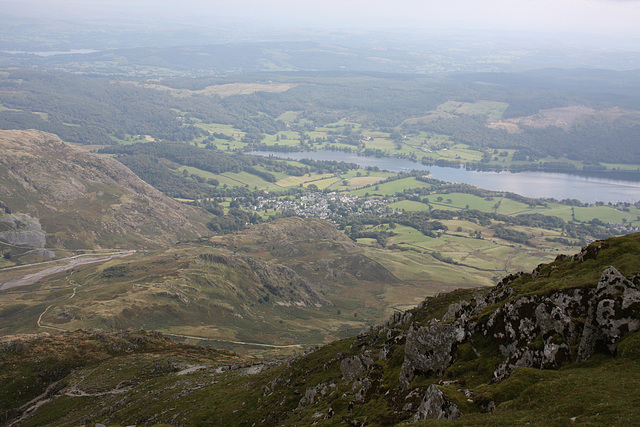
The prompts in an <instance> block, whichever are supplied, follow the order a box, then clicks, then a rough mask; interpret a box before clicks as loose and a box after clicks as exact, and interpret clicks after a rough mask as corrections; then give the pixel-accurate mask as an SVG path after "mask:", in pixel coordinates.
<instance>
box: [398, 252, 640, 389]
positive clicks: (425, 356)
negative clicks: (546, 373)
mask: <svg viewBox="0 0 640 427" xmlns="http://www.w3.org/2000/svg"><path fill="white" fill-rule="evenodd" d="M593 253H594V251H593V250H590V251H588V250H585V251H583V252H582V253H581V254H579V258H580V259H579V261H580V260H583V259H591V258H592V257H593V256H594V254H593ZM536 270H538V269H536ZM535 273H536V271H535V270H534V274H535ZM513 280H514V278H513V277H512V278H508V279H507V280H505V281H503V282H502V283H501V284H500V285H499V286H497V287H496V288H495V289H494V290H493V291H491V292H490V293H489V294H488V295H487V296H486V297H482V296H480V295H477V296H476V298H475V301H473V303H470V302H467V301H462V302H458V303H455V304H452V305H451V306H450V307H449V310H448V311H447V313H446V314H445V315H444V316H443V319H442V321H438V319H434V320H432V323H435V324H433V325H429V326H417V325H413V324H412V325H410V327H409V331H408V333H407V338H406V346H405V359H404V363H403V365H402V369H401V373H400V384H401V385H402V387H404V388H406V387H408V386H409V384H410V383H411V380H412V379H413V377H414V376H415V374H416V373H421V374H425V375H431V374H433V375H442V374H443V373H444V372H445V371H446V370H447V368H449V366H451V365H452V363H453V362H454V359H455V355H456V348H457V346H458V345H459V344H461V343H463V342H465V341H467V340H468V339H470V338H471V337H472V336H473V335H474V334H482V335H483V336H487V337H490V338H492V339H493V341H494V342H495V344H496V346H497V348H498V350H499V352H500V354H502V355H503V356H504V357H505V360H504V362H503V363H501V364H500V365H499V366H498V367H497V369H496V370H495V372H494V379H495V380H496V381H501V380H503V379H505V378H507V377H508V376H509V375H510V374H511V372H513V371H514V370H515V369H517V368H520V367H534V368H539V369H557V368H559V367H560V366H562V365H563V364H564V363H566V362H569V361H571V360H586V359H588V358H589V357H591V356H592V355H593V354H594V353H596V352H606V353H610V354H615V352H616V348H617V343H618V342H619V341H620V339H621V338H622V336H623V335H624V334H625V333H628V332H633V331H637V330H639V329H640V290H638V287H637V285H636V284H635V283H633V281H631V280H629V279H627V278H625V277H624V276H622V275H621V274H620V273H619V272H618V271H617V270H616V269H615V268H614V267H609V268H608V269H606V270H605V271H604V272H603V273H602V276H601V278H600V281H599V283H598V285H597V287H596V288H587V287H584V288H578V289H567V290H562V291H558V292H554V293H552V294H550V295H526V296H522V297H516V298H511V297H510V296H511V295H512V294H513V289H511V288H510V286H509V284H510V283H511V281H513ZM501 301H505V302H504V304H503V305H502V306H500V307H498V308H497V309H496V310H495V311H493V312H492V313H491V314H490V316H489V317H488V318H486V319H483V320H482V321H478V320H477V315H478V313H479V312H480V310H481V308H484V307H486V306H487V305H493V304H496V303H499V302H501ZM474 317H476V319H474ZM470 319H472V320H473V321H471V320H470ZM576 347H577V348H578V352H577V354H575V350H574V352H573V353H572V348H574V349H575V348H576Z"/></svg>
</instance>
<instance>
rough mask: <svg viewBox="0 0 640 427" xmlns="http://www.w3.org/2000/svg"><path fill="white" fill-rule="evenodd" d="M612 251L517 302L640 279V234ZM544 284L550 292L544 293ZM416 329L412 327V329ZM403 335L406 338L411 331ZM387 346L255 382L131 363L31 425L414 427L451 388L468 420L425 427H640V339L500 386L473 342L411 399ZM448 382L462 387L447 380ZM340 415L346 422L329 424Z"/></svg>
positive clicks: (435, 312) (605, 247)
mask: <svg viewBox="0 0 640 427" xmlns="http://www.w3.org/2000/svg"><path fill="white" fill-rule="evenodd" d="M605 243H606V244H601V243H598V244H601V245H602V249H601V251H600V252H599V253H598V256H597V257H596V258H595V259H590V260H588V261H585V262H582V263H577V262H570V261H569V260H566V259H563V260H558V261H557V263H554V265H556V266H557V268H556V269H554V270H557V271H558V274H556V275H551V276H548V275H545V272H546V271H547V270H548V269H550V268H551V266H545V267H543V268H542V269H541V273H540V274H539V275H538V278H536V279H535V280H533V279H531V280H529V279H526V278H525V276H523V278H521V279H518V280H516V281H515V282H514V283H513V284H512V286H513V287H514V289H516V294H518V295H522V294H527V293H531V292H542V291H544V292H548V291H550V290H552V289H553V290H555V289H558V288H563V287H566V286H567V284H568V283H570V282H579V284H580V286H585V285H586V286H595V283H596V282H597V276H599V274H600V272H601V271H602V270H603V269H604V268H606V267H607V266H608V265H610V264H613V265H614V266H615V267H616V268H619V269H620V270H621V271H623V272H624V274H635V273H639V272H640V265H639V264H638V263H637V254H638V253H640V252H638V250H639V249H640V235H632V236H627V237H622V238H617V239H611V240H608V241H607V242H605ZM634 259H635V260H634ZM528 277H529V278H530V277H531V276H528ZM533 283H537V284H538V285H536V286H533V285H532V284H533ZM474 292H477V291H475V290H458V291H455V292H452V293H448V294H442V295H440V296H439V297H436V298H432V299H429V300H428V301H427V303H426V304H425V305H424V306H423V307H422V308H420V309H415V310H413V315H414V317H413V321H414V322H417V323H418V324H420V323H424V322H426V321H428V319H431V318H434V317H437V318H441V316H442V315H443V314H444V313H445V312H446V311H447V307H448V305H449V304H451V303H454V302H457V301H459V300H461V299H467V300H468V299H469V298H470V297H472V296H473V294H474ZM487 310H490V309H487ZM407 327H408V325H406V324H405V325H403V326H401V327H400V328H401V329H403V328H404V329H406V328H407ZM392 331H393V333H394V335H395V334H397V333H398V332H399V331H397V330H393V329H392ZM391 341H393V340H391ZM385 343H387V332H386V331H384V330H382V331H375V330H374V331H372V332H371V333H369V334H361V335H359V336H358V337H357V338H355V337H354V338H348V339H344V340H340V341H336V342H334V343H332V344H330V345H327V346H324V347H321V348H320V349H318V350H317V351H315V352H312V353H310V354H308V355H305V356H302V357H298V358H297V359H294V360H290V361H288V362H287V363H285V364H283V365H280V366H277V367H275V368H272V369H268V370H266V371H264V372H262V373H259V374H255V375H247V374H248V372H249V371H247V370H243V369H236V370H231V371H226V372H222V371H220V370H218V371H216V370H215V369H214V368H212V367H210V368H204V369H202V370H201V371H197V372H194V373H192V374H189V375H187V376H178V375H177V372H176V371H177V370H173V371H172V370H169V369H166V370H165V371H162V369H159V371H158V372H157V373H156V375H155V376H153V377H144V376H143V375H140V374H137V373H136V372H140V368H137V367H136V366H135V364H134V363H132V361H131V360H130V361H129V362H125V361H124V360H121V361H116V362H114V363H112V362H109V363H106V362H103V363H102V364H99V365H93V366H91V367H90V369H89V367H87V368H83V369H80V370H78V371H76V372H75V373H73V374H72V375H71V376H69V377H68V380H67V381H66V382H65V383H64V384H63V387H66V388H65V389H63V393H61V395H60V396H58V397H57V398H55V399H54V400H52V401H51V402H49V403H46V404H45V405H44V406H42V408H41V409H40V410H39V411H37V412H36V414H35V416H34V417H33V418H31V419H29V420H28V421H27V423H26V424H25V425H53V424H55V425H74V424H78V423H81V422H84V421H89V422H103V423H107V424H134V423H135V424H139V423H143V422H144V423H170V424H172V423H175V422H178V423H182V424H215V425H251V424H252V423H254V422H255V423H258V424H259V423H263V424H267V425H310V424H312V423H316V422H317V425H325V426H329V425H337V424H341V423H342V422H344V421H345V420H348V419H350V420H354V421H355V420H357V421H358V422H364V424H365V425H393V424H396V423H401V422H403V421H411V417H409V418H407V416H408V415H407V413H406V412H405V413H403V412H402V410H401V408H403V407H404V405H406V404H407V403H412V404H413V405H414V406H413V407H414V408H415V407H416V406H415V405H416V404H417V403H419V401H420V399H421V395H419V394H418V397H417V400H415V399H413V398H412V397H411V396H409V395H408V394H407V393H408V392H409V391H410V390H411V389H413V388H415V387H421V388H422V389H424V388H425V387H426V386H428V385H429V384H440V385H439V388H440V389H441V390H442V391H443V392H444V393H445V395H446V396H447V398H448V399H450V400H452V401H453V402H455V403H456V404H457V405H458V407H459V408H460V409H461V410H462V412H463V414H464V415H463V416H462V417H461V418H460V419H458V420H456V421H449V422H442V421H425V422H421V423H419V424H418V425H432V424H436V423H437V424H438V425H440V424H443V423H444V424H446V425H460V426H462V425H478V426H480V425H521V424H533V425H569V424H572V423H577V424H588V425H591V424H593V425H634V424H637V423H638V422H640V409H639V408H640V406H639V405H638V399H637V393H636V392H635V391H636V390H637V389H638V387H640V375H639V374H638V372H640V371H639V368H640V365H639V363H640V333H634V334H630V335H627V337H626V338H625V339H624V340H623V341H622V342H621V343H620V344H619V347H618V353H617V356H616V357H613V356H611V355H604V354H597V355H595V356H594V357H592V358H591V359H590V360H589V361H587V362H580V363H576V362H570V363H568V364H567V365H565V366H564V367H563V368H562V369H560V370H557V371H544V370H538V369H532V368H520V369H518V370H516V371H515V372H514V373H513V374H512V375H511V376H510V377H509V378H508V379H506V380H504V381H502V382H499V383H493V382H490V381H489V380H490V379H491V377H492V372H493V370H494V369H495V367H496V366H497V364H498V363H500V361H501V358H500V357H499V356H498V353H497V349H496V348H495V347H493V344H492V342H491V341H490V340H482V339H481V337H476V338H474V342H473V347H471V344H470V343H467V344H464V345H461V346H460V347H459V348H458V355H457V361H456V363H455V364H454V365H453V366H451V367H450V368H449V369H448V370H447V372H446V373H445V375H444V377H436V376H424V375H418V376H417V377H416V378H414V380H413V382H412V383H411V385H410V389H409V390H407V391H405V392H402V391H399V390H398V388H397V386H398V375H399V371H400V366H401V364H402V361H403V357H404V348H403V347H404V346H403V344H402V341H399V342H398V343H396V344H392V345H391V354H390V355H389V356H388V357H387V358H386V359H378V354H379V351H380V350H381V349H382V345H383V344H385ZM385 345H388V344H385ZM362 346H365V347H366V348H367V349H370V350H371V352H370V353H369V354H370V355H371V357H372V358H373V360H374V361H375V363H374V365H373V367H372V369H371V370H369V372H368V374H367V376H368V378H369V379H370V380H371V381H372V383H373V389H372V391H371V392H367V393H365V396H364V401H363V402H360V403H358V401H357V400H355V394H356V392H357V391H358V390H359V388H360V387H361V386H362V383H360V385H354V384H355V383H354V382H346V381H344V380H343V379H342V374H341V372H340V363H341V360H343V359H344V358H346V357H349V356H351V355H356V354H359V353H360V352H361V347H362ZM143 360H144V359H143ZM161 360H163V359H161ZM203 365H205V364H204V363H203ZM126 369H129V370H130V371H129V372H131V374H129V375H131V377H132V378H133V379H132V380H131V382H130V383H127V384H131V383H133V384H132V385H133V387H132V388H131V389H129V390H124V391H122V392H121V393H119V394H115V393H113V391H114V384H115V379H112V378H111V376H113V375H114V373H116V378H118V377H117V375H122V374H124V373H126ZM136 370H137V371H136ZM254 371H255V370H254ZM84 378H88V379H89V381H88V382H87V383H86V384H84V383H82V381H87V380H83V379H84ZM443 379H446V380H449V381H452V380H453V381H457V383H456V382H454V383H452V384H446V383H441V382H439V381H440V380H443ZM318 384H325V385H326V391H325V392H324V393H321V397H320V395H319V397H318V398H316V400H315V401H314V403H311V404H308V405H306V406H303V405H299V402H300V400H301V398H302V397H303V396H305V394H306V392H307V391H308V390H309V389H311V388H314V387H316V386H317V385H318ZM74 386H76V387H77V388H78V389H81V390H83V391H86V392H87V393H86V394H92V393H94V394H96V395H93V396H85V397H71V396H68V395H64V392H65V391H68V390H73V387H74ZM463 388H465V389H469V390H470V391H471V392H472V395H473V400H474V401H475V402H483V401H489V400H492V401H494V402H495V404H496V409H495V410H494V411H493V412H490V413H483V412H482V411H481V410H480V408H479V406H476V404H475V403H474V402H469V401H468V400H467V399H468V398H467V397H466V396H465V395H464V394H463V392H462V389H463ZM101 391H102V392H107V393H103V394H101V395H99V396H98V395H97V392H101ZM109 392H111V393H109ZM412 399H413V400H412ZM116 402H118V404H117V405H116ZM142 402H144V404H143V403H142ZM416 402H417V403H416ZM329 408H331V409H332V411H333V412H334V413H335V415H334V416H333V417H332V418H329V419H327V418H325V416H326V415H327V413H328V411H329ZM398 408H400V409H398Z"/></svg>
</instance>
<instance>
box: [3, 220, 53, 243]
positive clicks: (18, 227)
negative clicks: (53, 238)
mask: <svg viewBox="0 0 640 427" xmlns="http://www.w3.org/2000/svg"><path fill="white" fill-rule="evenodd" d="M0 226H2V227H3V228H4V229H5V230H4V231H2V232H0V240H4V241H6V242H7V243H9V244H12V245H17V246H27V247H29V248H44V247H45V246H46V244H47V239H46V234H45V232H44V230H43V229H42V225H40V221H39V220H38V219H37V218H32V217H31V216H29V215H26V214H21V215H16V214H14V215H6V216H0Z"/></svg>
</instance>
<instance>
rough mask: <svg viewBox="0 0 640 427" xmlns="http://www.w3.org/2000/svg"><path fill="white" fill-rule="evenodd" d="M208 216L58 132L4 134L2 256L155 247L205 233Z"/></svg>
mask: <svg viewBox="0 0 640 427" xmlns="http://www.w3.org/2000/svg"><path fill="white" fill-rule="evenodd" d="M2 214H4V216H2ZM9 214H11V215H9ZM207 218H208V216H207V215H205V214H204V213H202V212H200V211H198V210H195V209H193V208H191V207H189V206H185V205H183V204H180V203H178V202H176V201H174V200H172V199H170V198H167V197H165V196H163V195H162V194H161V193H160V192H158V191H157V190H155V189H154V188H153V187H151V186H149V185H147V184H146V183H144V182H143V181H142V180H140V179H139V178H138V177H137V176H136V175H134V174H133V173H132V172H131V171H130V170H129V169H127V168H126V167H124V166H123V165H122V164H120V163H118V162H117V161H115V160H112V159H110V158H107V157H102V156H98V155H96V154H92V153H90V152H88V151H86V150H84V149H80V148H77V147H75V146H72V145H70V144H67V143H65V142H63V141H61V140H60V139H59V138H58V137H57V136H55V135H52V134H47V133H43V132H38V131H7V130H3V131H0V242H2V241H4V242H6V243H9V245H2V248H3V252H4V251H7V250H11V248H12V246H11V245H17V246H28V247H35V248H42V247H48V248H67V249H89V248H97V247H104V248H135V249H140V248H157V247H162V246H166V245H168V244H171V243H175V242H177V241H180V240H188V239H193V238H197V237H199V236H201V235H203V234H207V230H206V228H205V227H204V226H203V225H202V224H203V223H205V222H206V221H207ZM25 224H27V225H28V224H31V225H30V226H26V225H25ZM14 252H15V253H16V254H17V253H19V250H15V251H14ZM45 255H46V254H45Z"/></svg>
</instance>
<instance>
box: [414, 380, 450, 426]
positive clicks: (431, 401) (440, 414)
mask: <svg viewBox="0 0 640 427" xmlns="http://www.w3.org/2000/svg"><path fill="white" fill-rule="evenodd" d="M461 415H462V412H460V409H458V407H457V406H456V405H455V404H454V403H453V402H451V401H449V400H447V399H446V398H445V396H444V394H443V393H442V391H441V390H440V389H439V388H438V387H436V386H435V385H433V384H432V385H430V386H429V388H427V391H426V392H425V394H424V398H423V399H422V403H420V406H419V407H418V411H417V412H416V415H415V416H414V417H413V420H414V421H420V420H432V419H435V420H455V419H458V418H460V416H461Z"/></svg>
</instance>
